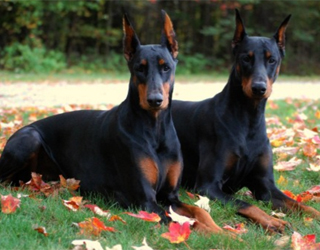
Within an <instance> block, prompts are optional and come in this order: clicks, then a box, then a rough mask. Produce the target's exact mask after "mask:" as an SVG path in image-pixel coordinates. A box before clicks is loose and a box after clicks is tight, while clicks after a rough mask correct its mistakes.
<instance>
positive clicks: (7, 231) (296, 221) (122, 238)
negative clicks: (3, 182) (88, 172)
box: [0, 100, 320, 250]
mask: <svg viewBox="0 0 320 250" xmlns="http://www.w3.org/2000/svg"><path fill="white" fill-rule="evenodd" d="M269 103H271V102H269ZM274 104H276V105H277V106H278V108H276V109H271V108H270V107H271V106H272V105H267V111H266V116H267V117H275V116H277V117H279V119H280V121H281V123H282V125H283V126H284V127H286V128H291V127H293V126H294V123H292V122H290V120H292V119H294V117H295V114H296V113H297V112H298V111H299V112H300V113H301V112H303V113H304V114H305V115H306V116H307V117H308V118H307V120H306V121H305V125H306V127H307V128H310V129H311V128H318V130H320V119H319V118H317V117H316V116H315V112H316V111H317V110H320V101H311V100H293V101H292V103H290V102H288V101H284V100H281V101H274ZM272 107H274V106H272ZM55 111H56V108H50V109H47V110H46V111H43V110H42V111H38V110H37V109H34V108H33V109H32V108H18V109H4V110H2V112H1V116H0V121H1V122H2V123H8V122H10V121H22V124H20V125H19V124H17V125H15V126H14V127H13V128H11V129H9V128H8V129H4V128H2V129H1V134H0V143H1V144H3V143H4V142H5V140H6V139H7V138H8V137H9V136H10V135H11V134H12V133H13V131H14V130H16V129H18V128H19V127H21V126H22V125H23V124H28V123H30V120H29V117H33V116H36V117H37V118H42V117H44V116H46V115H47V114H49V115H51V114H55ZM296 144H298V141H296V142H295V145H296ZM318 155H319V149H318ZM297 157H298V158H301V159H303V163H302V164H300V165H299V166H298V167H297V168H296V169H295V170H294V171H287V172H281V173H280V172H277V171H275V180H276V181H277V180H278V179H279V177H280V175H282V176H283V177H285V178H286V180H287V184H285V183H280V184H279V185H278V186H279V187H280V189H282V190H284V189H287V190H290V191H292V192H294V193H296V194H298V193H301V192H303V191H305V190H307V189H309V188H311V187H312V186H313V185H319V184H320V183H319V180H320V179H319V172H309V171H307V170H306V168H307V167H308V161H309V160H310V159H309V158H308V157H306V156H304V155H303V154H302V153H301V151H300V152H299V153H298V154H297ZM277 161H278V159H277V157H276V156H275V157H274V163H276V162H277ZM297 181H298V182H297ZM80 184H81V183H80ZM244 191H245V190H241V191H240V192H238V194H236V197H237V198H240V199H243V200H246V201H248V202H250V203H251V204H254V205H256V206H258V207H259V208H261V209H263V210H264V211H266V212H267V213H268V214H270V213H271V211H272V209H271V205H270V204H263V203H261V202H258V201H255V200H253V199H252V198H250V197H248V196H245V195H244ZM23 192H24V193H28V192H26V191H23ZM0 193H1V195H7V194H9V193H11V194H12V195H13V196H16V194H17V191H13V190H11V189H10V188H9V187H8V186H0ZM19 193H21V191H19ZM180 193H181V199H182V200H183V201H185V202H187V203H189V204H192V203H193V202H194V200H192V199H191V198H189V197H188V196H187V195H186V194H185V190H184V189H181V191H180ZM70 197H71V195H70V194H69V193H67V192H64V193H60V194H59V195H58V196H57V197H49V198H46V197H44V196H37V197H36V199H35V198H21V207H20V208H18V209H17V211H16V212H15V213H13V214H3V213H1V212H0V227H1V230H0V249H42V250H43V249H72V245H71V242H72V241H73V240H75V239H84V238H86V239H92V240H98V241H99V242H100V243H101V244H102V246H104V247H105V246H108V247H112V246H114V245H116V244H121V245H122V247H123V249H132V248H131V246H141V242H142V240H143V238H144V237H146V239H147V242H148V244H149V246H151V247H152V248H153V249H188V247H187V246H186V245H184V244H179V245H175V244H171V243H170V242H169V241H168V240H166V239H164V238H162V237H161V234H162V233H164V232H166V231H167V226H166V225H161V227H158V226H157V224H156V223H152V222H145V221H142V220H139V219H136V218H133V217H130V216H128V215H126V214H123V212H125V211H127V210H124V209H122V208H120V207H119V206H118V205H117V204H115V203H113V202H110V201H109V202H107V201H105V200H104V199H103V198H101V197H99V196H85V197H84V199H85V200H89V201H90V203H92V204H96V205H98V206H100V207H101V208H102V209H104V210H110V212H111V214H112V215H120V216H121V217H122V218H123V219H124V220H125V221H126V222H127V224H123V223H122V222H120V221H116V222H109V221H107V220H106V219H104V218H103V217H99V216H97V215H96V217H99V218H100V219H101V220H102V221H103V222H104V223H105V224H106V226H111V227H114V228H115V229H116V230H117V232H115V233H111V232H102V233H101V235H100V236H84V235H80V234H79V229H78V228H76V227H75V226H73V224H72V223H74V222H75V223H78V222H81V221H84V220H85V219H86V218H90V217H93V216H95V215H94V214H93V213H92V212H91V211H90V210H89V209H85V208H83V209H80V210H79V211H77V212H72V211H69V210H68V209H66V208H65V207H64V206H63V204H62V202H61V199H68V198H70ZM307 204H308V205H310V206H312V207H314V208H316V209H317V210H319V211H320V203H315V202H312V201H308V202H307ZM210 205H211V208H212V210H211V216H212V217H213V218H214V220H215V222H216V223H217V224H218V225H220V226H224V225H225V224H228V225H231V226H234V225H235V224H237V223H245V226H246V228H247V229H248V232H247V233H246V234H242V235H241V236H240V238H241V239H242V241H239V240H233V239H230V238H228V237H226V236H220V235H211V236H204V235H201V234H199V233H196V232H192V233H191V235H190V237H189V239H188V240H187V244H188V245H189V247H190V248H191V249H279V248H277V247H276V246H274V244H273V242H274V241H275V240H276V239H278V238H280V235H273V236H270V235H268V234H267V233H266V232H265V231H264V230H263V229H262V228H261V227H259V226H256V225H254V224H252V223H250V222H249V221H248V220H246V219H245V218H243V217H241V216H238V215H236V213H235V209H234V208H233V207H232V206H230V205H227V206H222V205H221V204H220V203H219V202H216V201H211V203H210ZM41 207H45V208H46V209H44V210H43V209H40V208H41ZM132 211H134V212H137V211H138V209H133V210H132ZM305 217H306V215H298V214H291V215H287V216H286V217H285V220H286V221H289V222H290V223H292V226H293V228H294V230H296V231H298V232H299V233H300V234H302V235H306V234H316V235H317V236H318V238H319V237H320V223H319V221H313V222H312V223H311V224H310V225H305V222H304V218H305ZM35 225H38V226H44V227H46V229H47V232H48V234H49V235H48V236H47V237H45V236H44V235H42V234H40V233H38V232H37V231H35V230H34V229H33V227H34V226H35ZM291 233H292V232H291V230H289V229H287V230H286V234H287V235H291ZM318 241H319V240H318ZM283 249H290V242H288V243H287V245H286V246H285V247H284V248H283Z"/></svg>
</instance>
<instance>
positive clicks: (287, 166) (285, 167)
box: [273, 157, 302, 171]
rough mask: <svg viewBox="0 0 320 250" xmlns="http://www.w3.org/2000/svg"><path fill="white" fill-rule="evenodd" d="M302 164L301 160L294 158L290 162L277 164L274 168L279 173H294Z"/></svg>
mask: <svg viewBox="0 0 320 250" xmlns="http://www.w3.org/2000/svg"><path fill="white" fill-rule="evenodd" d="M301 163H302V160H301V159H298V158H296V157H293V158H291V159H290V160H289V161H280V162H277V164H276V165H274V166H273V168H274V169H275V170H278V171H292V170H294V169H295V168H296V167H297V166H298V165H299V164H301Z"/></svg>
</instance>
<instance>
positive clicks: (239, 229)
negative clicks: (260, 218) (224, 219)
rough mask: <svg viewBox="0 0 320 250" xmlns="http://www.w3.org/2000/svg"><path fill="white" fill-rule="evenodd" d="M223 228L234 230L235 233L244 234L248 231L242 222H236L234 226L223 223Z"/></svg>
mask: <svg viewBox="0 0 320 250" xmlns="http://www.w3.org/2000/svg"><path fill="white" fill-rule="evenodd" d="M223 229H225V230H228V231H231V232H234V233H236V234H244V233H247V232H248V229H246V228H245V226H244V223H238V224H236V225H235V227H231V226H229V225H225V226H223Z"/></svg>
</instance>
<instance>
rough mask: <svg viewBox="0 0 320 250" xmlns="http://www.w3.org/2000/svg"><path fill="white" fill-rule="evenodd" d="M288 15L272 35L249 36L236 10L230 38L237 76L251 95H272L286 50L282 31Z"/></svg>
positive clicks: (258, 96) (252, 96)
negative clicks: (232, 34) (233, 30)
mask: <svg viewBox="0 0 320 250" xmlns="http://www.w3.org/2000/svg"><path fill="white" fill-rule="evenodd" d="M290 17H291V15H289V16H288V17H287V18H286V19H285V20H284V21H283V22H282V23H281V25H280V27H279V28H278V30H277V32H276V33H275V35H274V36H273V37H271V38H267V37H251V36H248V35H247V33H246V31H245V27H244V24H243V21H242V19H241V17H240V14H239V11H238V10H236V29H235V33H234V37H233V40H232V47H233V53H234V55H235V62H236V63H235V70H236V76H237V77H238V78H240V81H241V84H242V89H243V91H244V93H245V95H246V96H248V97H249V98H251V99H255V100H261V99H265V98H268V97H269V96H270V95H271V92H272V85H273V83H274V82H275V81H276V79H277V76H278V74H279V71H280V65H281V60H282V58H283V57H284V54H285V31H286V28H287V25H288V22H289V20H290Z"/></svg>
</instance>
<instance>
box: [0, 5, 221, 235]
mask: <svg viewBox="0 0 320 250" xmlns="http://www.w3.org/2000/svg"><path fill="white" fill-rule="evenodd" d="M162 15H163V20H164V26H163V31H162V37H161V44H159V45H141V44H140V42H139V40H138V38H137V36H136V34H135V32H134V30H133V28H132V25H131V24H130V22H129V20H128V18H127V17H126V16H124V18H123V28H124V56H125V58H126V60H127V62H128V67H129V70H130V73H131V78H130V84H129V91H128V95H127V98H126V99H125V100H124V101H123V102H122V103H121V104H120V105H119V106H117V107H115V108H113V109H112V110H110V111H88V110H86V111H75V112H70V113H65V114H60V115H56V116H52V117H48V118H45V119H42V120H39V121H37V122H35V123H32V124H30V125H28V126H26V127H24V128H22V129H20V130H18V131H17V132H16V133H15V134H13V135H12V136H11V138H10V139H9V140H8V142H7V144H6V146H5V148H4V151H3V154H2V157H1V159H0V180H1V181H7V182H12V183H17V182H18V181H19V180H23V181H27V180H28V179H30V173H31V172H37V173H39V174H42V175H43V178H44V179H47V180H48V179H49V180H52V179H57V178H58V176H59V174H62V175H63V176H64V177H67V178H70V177H74V178H76V179H79V180H81V189H82V190H83V191H89V192H90V191H93V192H99V193H102V194H103V195H105V196H109V195H112V196H113V197H115V199H116V201H118V202H119V203H120V204H121V205H123V206H126V207H127V206H132V205H135V206H140V207H142V208H144V209H147V210H149V211H153V212H156V213H158V214H160V215H161V216H162V218H163V219H165V218H166V217H165V215H164V212H163V209H162V208H161V206H160V205H164V206H169V205H171V206H172V207H173V210H174V211H176V212H177V213H179V214H182V215H185V216H188V217H192V218H195V219H197V220H198V222H199V223H197V227H198V229H199V230H203V231H206V232H221V228H220V227H218V226H217V225H216V224H215V223H214V221H213V220H212V218H211V217H210V215H209V214H208V213H207V212H205V211H204V210H203V209H200V208H198V207H195V206H191V205H187V204H185V203H182V202H181V201H180V200H179V198H178V188H179V184H180V177H181V172H182V157H181V152H180V144H179V141H178V138H177V135H176V131H175V129H174V126H173V122H172V118H171V108H170V106H171V96H172V92H173V84H174V76H175V69H176V64H177V60H176V57H177V54H178V43H177V41H176V38H175V32H174V30H173V26H172V23H171V20H170V18H169V16H168V15H167V14H166V13H165V12H164V11H163V12H162ZM158 202H159V203H160V205H159V204H158Z"/></svg>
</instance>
